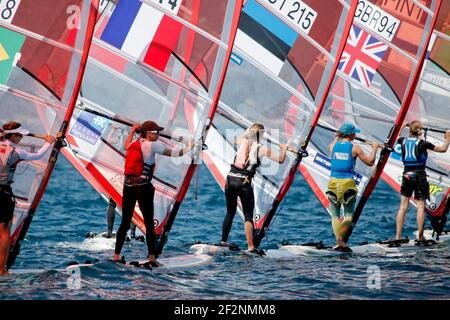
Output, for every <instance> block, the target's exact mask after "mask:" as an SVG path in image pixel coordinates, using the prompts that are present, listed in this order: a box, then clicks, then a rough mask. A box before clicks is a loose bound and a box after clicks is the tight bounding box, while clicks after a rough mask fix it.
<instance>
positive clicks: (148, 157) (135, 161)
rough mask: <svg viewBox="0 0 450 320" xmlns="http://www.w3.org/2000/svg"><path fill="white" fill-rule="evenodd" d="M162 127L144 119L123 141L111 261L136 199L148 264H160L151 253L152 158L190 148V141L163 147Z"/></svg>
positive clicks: (177, 154)
mask: <svg viewBox="0 0 450 320" xmlns="http://www.w3.org/2000/svg"><path fill="white" fill-rule="evenodd" d="M138 129H139V130H140V138H139V139H137V140H135V141H133V142H131V141H132V139H133V136H134V133H135V132H136V131H137V130H138ZM162 130H164V128H162V127H160V126H159V125H158V124H156V122H154V121H145V122H143V123H142V125H140V126H139V125H137V124H136V125H134V126H133V128H132V129H131V132H130V135H129V136H128V138H127V140H126V141H125V145H124V148H125V150H127V154H126V158H125V182H124V186H123V199H122V222H121V224H120V227H119V230H118V231H117V236H116V248H115V252H114V257H113V261H120V252H121V251H122V247H123V244H124V242H125V237H126V233H127V231H128V229H129V228H130V223H131V219H132V217H133V212H134V207H135V205H136V201H137V202H138V203H139V208H140V209H141V212H142V215H143V217H144V224H145V229H146V242H147V249H148V260H149V264H150V265H151V266H153V267H158V266H159V265H160V263H159V262H158V261H157V260H156V256H155V242H156V239H155V231H154V226H153V214H154V207H153V199H154V195H155V188H154V187H153V185H152V183H151V180H152V177H153V172H154V170H155V157H156V154H160V155H163V156H168V157H181V156H183V155H184V154H186V153H187V152H189V151H190V150H191V149H192V146H193V144H192V141H189V142H188V143H187V146H186V147H185V148H183V149H171V148H167V147H166V146H165V145H164V144H163V143H162V142H161V141H160V140H159V137H160V132H161V131H162Z"/></svg>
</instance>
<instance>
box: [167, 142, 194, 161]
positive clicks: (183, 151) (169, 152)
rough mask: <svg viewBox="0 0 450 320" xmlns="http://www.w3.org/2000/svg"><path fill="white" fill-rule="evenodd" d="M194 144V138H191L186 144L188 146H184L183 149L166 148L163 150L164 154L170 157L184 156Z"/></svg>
mask: <svg viewBox="0 0 450 320" xmlns="http://www.w3.org/2000/svg"><path fill="white" fill-rule="evenodd" d="M193 146H194V144H193V142H192V140H189V141H188V142H187V144H186V147H184V148H182V149H168V148H165V149H164V151H163V152H162V154H163V155H165V156H168V157H175V158H176V157H182V156H184V155H185V154H186V153H188V152H189V151H190V150H191V149H192V147H193Z"/></svg>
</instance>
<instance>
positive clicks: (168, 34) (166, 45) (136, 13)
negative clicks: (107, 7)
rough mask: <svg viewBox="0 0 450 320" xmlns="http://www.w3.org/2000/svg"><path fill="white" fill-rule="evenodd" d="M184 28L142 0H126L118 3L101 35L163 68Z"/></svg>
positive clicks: (120, 47) (104, 38)
mask: <svg viewBox="0 0 450 320" xmlns="http://www.w3.org/2000/svg"><path fill="white" fill-rule="evenodd" d="M179 8H180V7H178V8H176V10H174V11H173V12H174V14H177V13H178V10H179ZM181 28H182V25H181V24H180V23H179V22H177V21H175V20H173V19H172V18H170V17H168V16H166V15H165V14H164V13H163V12H161V11H159V10H158V9H156V8H154V7H152V6H150V5H148V4H145V3H142V2H141V1H140V0H127V1H120V2H119V3H118V4H117V6H116V8H115V10H114V12H113V14H112V15H111V18H110V19H109V21H108V23H107V25H106V27H105V29H104V31H103V33H102V35H101V37H100V39H101V40H103V41H105V42H107V43H109V44H110V45H112V46H114V47H116V48H117V49H120V50H122V51H123V52H125V53H127V54H129V55H130V56H132V57H134V58H135V59H139V60H141V61H143V62H144V63H146V64H148V65H150V66H152V67H154V68H156V69H158V70H160V71H162V72H164V70H165V68H166V66H167V63H168V62H169V59H170V56H171V54H172V51H174V50H175V48H176V46H177V43H178V37H179V35H180V32H181Z"/></svg>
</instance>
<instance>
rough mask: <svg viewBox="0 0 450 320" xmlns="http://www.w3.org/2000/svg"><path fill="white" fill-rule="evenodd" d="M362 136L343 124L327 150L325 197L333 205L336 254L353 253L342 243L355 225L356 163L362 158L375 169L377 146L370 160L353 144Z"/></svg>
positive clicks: (331, 209)
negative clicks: (327, 163) (352, 224)
mask: <svg viewBox="0 0 450 320" xmlns="http://www.w3.org/2000/svg"><path fill="white" fill-rule="evenodd" d="M359 132H360V130H359V129H357V128H356V127H355V126H354V125H353V124H352V123H344V124H343V125H342V126H341V127H340V128H339V131H338V132H337V134H336V137H335V138H334V140H333V142H332V143H331V144H330V145H329V146H328V150H329V151H330V153H331V177H330V181H329V182H328V190H327V192H326V194H327V198H328V200H329V202H330V205H329V207H328V209H329V212H330V215H331V224H332V227H333V232H334V235H335V237H336V246H334V247H333V249H334V250H340V251H351V250H350V248H349V247H348V246H347V244H346V243H345V241H344V240H343V239H344V236H345V234H346V233H347V231H348V230H349V228H350V225H351V223H352V219H353V213H354V210H355V202H356V195H357V194H358V189H357V188H356V182H355V180H354V179H353V170H354V168H355V163H356V159H357V158H359V159H360V160H361V161H362V162H364V163H365V164H367V165H368V166H373V164H374V163H375V157H376V152H377V148H378V144H377V143H375V142H373V143H372V150H371V153H370V155H369V156H367V155H366V154H365V153H364V151H363V150H362V149H361V147H359V146H357V145H354V144H353V143H352V141H353V140H354V139H355V137H356V134H357V133H359ZM341 206H343V207H344V217H343V219H341Z"/></svg>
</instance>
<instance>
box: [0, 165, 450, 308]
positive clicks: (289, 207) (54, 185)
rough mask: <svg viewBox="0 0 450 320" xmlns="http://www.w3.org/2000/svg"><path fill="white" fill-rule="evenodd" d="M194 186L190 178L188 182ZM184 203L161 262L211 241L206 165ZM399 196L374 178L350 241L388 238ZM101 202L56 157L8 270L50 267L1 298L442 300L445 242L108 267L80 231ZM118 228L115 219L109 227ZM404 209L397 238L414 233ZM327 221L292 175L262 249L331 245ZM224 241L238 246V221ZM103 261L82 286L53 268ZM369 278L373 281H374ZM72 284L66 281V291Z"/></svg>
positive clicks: (100, 224)
mask: <svg viewBox="0 0 450 320" xmlns="http://www.w3.org/2000/svg"><path fill="white" fill-rule="evenodd" d="M194 181H195V177H194ZM194 193H195V184H194V183H192V185H191V188H190V190H189V192H188V194H187V196H186V199H185V201H184V202H183V204H182V206H181V209H180V212H179V214H178V216H177V219H176V221H175V224H174V226H173V228H172V232H171V234H170V238H169V241H168V243H167V245H166V247H165V251H164V256H171V255H177V254H186V253H187V252H188V250H189V247H190V246H191V244H192V243H193V242H194V241H197V240H200V241H203V242H217V241H218V240H220V233H221V224H222V220H223V216H224V214H225V209H224V208H225V199H224V196H223V193H222V191H221V190H220V188H219V186H218V185H217V184H216V183H215V181H214V179H213V178H212V176H211V175H210V173H209V171H208V170H207V169H206V167H204V166H201V167H200V170H199V187H198V192H197V194H198V197H197V200H195V199H194V198H195V197H194V196H195V194H194ZM398 204H399V196H398V195H397V194H396V193H395V192H394V191H392V190H391V189H390V187H389V186H388V185H387V184H385V183H384V182H380V183H379V185H378V186H377V189H376V190H375V192H374V194H373V195H372V197H371V199H370V200H369V202H368V204H367V206H366V209H365V212H364V213H363V215H362V216H361V218H360V221H359V223H358V225H357V227H356V228H355V230H354V233H353V235H352V239H351V244H353V245H357V244H359V243H361V242H364V241H369V242H374V241H377V240H381V239H386V238H388V237H392V236H393V235H394V233H395V214H396V210H397V209H398ZM106 207H107V204H106V203H105V202H104V201H103V200H102V199H101V198H100V196H99V195H98V194H97V193H96V192H95V191H94V190H93V189H92V188H91V187H90V185H89V184H88V183H87V182H85V181H84V180H83V178H82V177H81V176H80V175H79V174H78V173H77V172H76V170H75V169H74V168H73V167H72V166H71V165H70V164H69V163H68V162H67V161H66V160H65V159H64V157H60V159H59V161H58V163H57V166H56V169H55V172H54V174H53V176H52V179H51V180H50V184H49V187H48V189H47V191H46V193H45V195H44V197H43V200H42V202H41V204H40V206H39V208H38V211H37V214H36V216H35V218H34V220H33V223H32V225H31V228H30V230H29V233H28V236H27V238H26V241H24V243H23V246H22V251H21V254H20V256H19V257H18V259H17V261H16V264H15V266H14V268H23V269H34V268H37V269H42V268H44V269H53V270H49V271H46V272H44V273H40V274H33V273H29V274H27V273H26V274H21V275H17V276H13V277H7V278H3V279H0V299H2V300H4V299H78V300H86V299H93V300H95V299H162V300H169V299H188V300H192V299H232V300H234V299H236V300H237V299H239V300H243V299H283V300H285V299H287V300H297V299H449V298H450V252H449V248H450V247H449V245H448V244H442V245H439V246H438V247H434V248H433V249H424V250H417V251H414V252H410V253H405V254H401V255H397V256H389V255H369V256H361V255H353V254H352V255H341V256H324V257H317V256H316V257H313V256H301V257H297V258H294V259H289V260H281V259H269V258H260V257H249V256H245V255H242V254H228V255H218V256H214V261H213V263H212V264H210V265H208V266H204V267H199V268H191V269H186V270H183V271H178V272H153V271H148V270H143V269H138V268H135V269H133V268H127V267H124V266H121V265H116V264H113V263H109V262H107V259H108V258H110V257H111V256H112V250H99V251H89V250H86V245H85V243H84V240H85V235H86V233H87V232H90V231H93V232H97V233H99V232H102V231H105V229H106V216H105V212H106ZM119 223H120V218H119V217H117V218H116V224H115V229H117V227H118V225H119ZM414 230H415V211H414V209H412V208H410V210H409V212H408V215H407V221H406V225H405V229H404V234H405V235H408V236H409V237H413V231H414ZM333 238H334V237H333V234H332V230H331V226H330V221H329V217H328V215H327V214H326V212H325V211H324V209H323V208H322V207H321V205H320V204H319V202H318V200H317V199H316V198H315V196H314V195H313V194H312V192H311V191H310V190H309V188H308V187H307V185H306V183H305V182H304V181H303V179H302V177H301V175H300V174H298V176H297V178H296V180H295V182H294V185H293V187H292V188H291V190H290V192H289V194H288V196H287V198H286V199H285V201H284V202H283V204H282V206H281V210H280V211H279V213H278V215H277V217H276V220H275V221H274V223H273V224H272V227H271V230H270V232H269V234H268V237H267V238H266V239H265V240H264V241H263V242H262V245H261V248H263V249H267V248H274V249H275V248H277V247H278V245H279V244H280V243H281V242H282V241H284V240H286V241H290V242H293V243H303V242H308V241H318V240H322V241H324V242H325V244H326V245H332V244H333ZM230 240H231V241H235V242H237V243H238V244H240V245H241V246H245V237H244V233H243V223H242V220H241V219H240V217H239V216H238V215H236V217H235V220H234V224H233V228H232V231H231V234H230ZM123 254H124V255H125V256H126V257H127V258H128V259H138V258H139V259H143V258H144V257H145V254H146V248H145V244H143V243H140V242H137V241H133V242H130V243H128V244H126V245H125V246H124V250H123ZM89 259H99V260H100V261H104V262H99V263H97V264H95V265H94V266H92V267H88V268H81V269H80V272H81V273H80V277H79V280H80V282H79V283H77V285H73V283H72V282H71V277H72V276H71V275H69V274H66V273H63V272H58V271H55V269H57V268H63V267H65V266H66V265H67V264H68V263H69V262H71V261H79V262H84V261H85V260H89ZM374 275H376V276H377V278H374V277H373V276H374ZM71 284H72V285H71Z"/></svg>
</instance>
